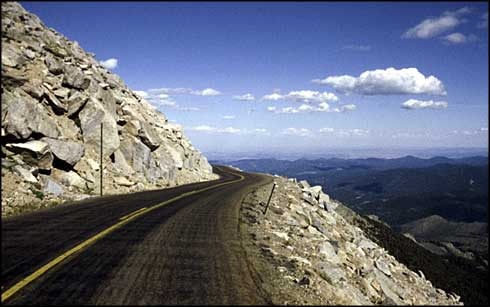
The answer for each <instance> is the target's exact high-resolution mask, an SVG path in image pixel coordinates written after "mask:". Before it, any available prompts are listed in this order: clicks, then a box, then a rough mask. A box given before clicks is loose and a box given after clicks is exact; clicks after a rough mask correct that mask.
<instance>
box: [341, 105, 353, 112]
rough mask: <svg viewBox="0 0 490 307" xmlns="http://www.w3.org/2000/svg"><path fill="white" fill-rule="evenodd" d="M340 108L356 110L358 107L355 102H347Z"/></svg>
mask: <svg viewBox="0 0 490 307" xmlns="http://www.w3.org/2000/svg"><path fill="white" fill-rule="evenodd" d="M340 109H343V111H354V110H355V109H357V107H356V105H355V104H346V105H343V106H342V107H340Z"/></svg>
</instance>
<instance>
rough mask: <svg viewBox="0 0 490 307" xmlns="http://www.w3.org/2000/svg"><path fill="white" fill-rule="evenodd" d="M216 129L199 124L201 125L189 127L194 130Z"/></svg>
mask: <svg viewBox="0 0 490 307" xmlns="http://www.w3.org/2000/svg"><path fill="white" fill-rule="evenodd" d="M215 129H216V128H214V127H211V126H208V125H199V126H195V127H191V128H189V130H193V131H214V130H215Z"/></svg>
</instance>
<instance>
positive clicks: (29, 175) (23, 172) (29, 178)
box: [12, 165, 37, 183]
mask: <svg viewBox="0 0 490 307" xmlns="http://www.w3.org/2000/svg"><path fill="white" fill-rule="evenodd" d="M12 169H13V170H14V171H15V172H16V173H17V174H19V175H20V176H21V177H22V179H23V180H24V181H27V182H31V183H36V182H37V179H36V177H34V175H32V173H31V172H29V171H28V170H26V169H25V168H23V167H22V166H20V165H15V166H14V167H13V168H12Z"/></svg>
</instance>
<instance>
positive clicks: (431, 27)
mask: <svg viewBox="0 0 490 307" xmlns="http://www.w3.org/2000/svg"><path fill="white" fill-rule="evenodd" d="M459 24H460V20H459V19H458V18H457V17H455V16H441V17H438V18H428V19H425V20H424V21H422V22H421V23H419V24H418V25H416V26H415V27H413V28H410V29H408V31H407V32H405V33H404V34H403V35H402V38H419V39H428V38H432V37H434V36H437V35H439V34H441V33H444V32H447V31H449V30H451V29H453V28H454V27H456V26H457V25H459Z"/></svg>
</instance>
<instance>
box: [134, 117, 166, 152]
mask: <svg viewBox="0 0 490 307" xmlns="http://www.w3.org/2000/svg"><path fill="white" fill-rule="evenodd" d="M139 137H140V138H141V141H142V142H143V143H144V144H145V145H146V146H148V147H149V148H150V149H151V150H152V151H153V150H155V149H157V148H158V146H160V142H161V140H160V139H159V138H158V135H156V134H155V132H154V129H152V128H151V127H150V125H148V124H147V123H144V122H143V123H142V125H141V129H139Z"/></svg>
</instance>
